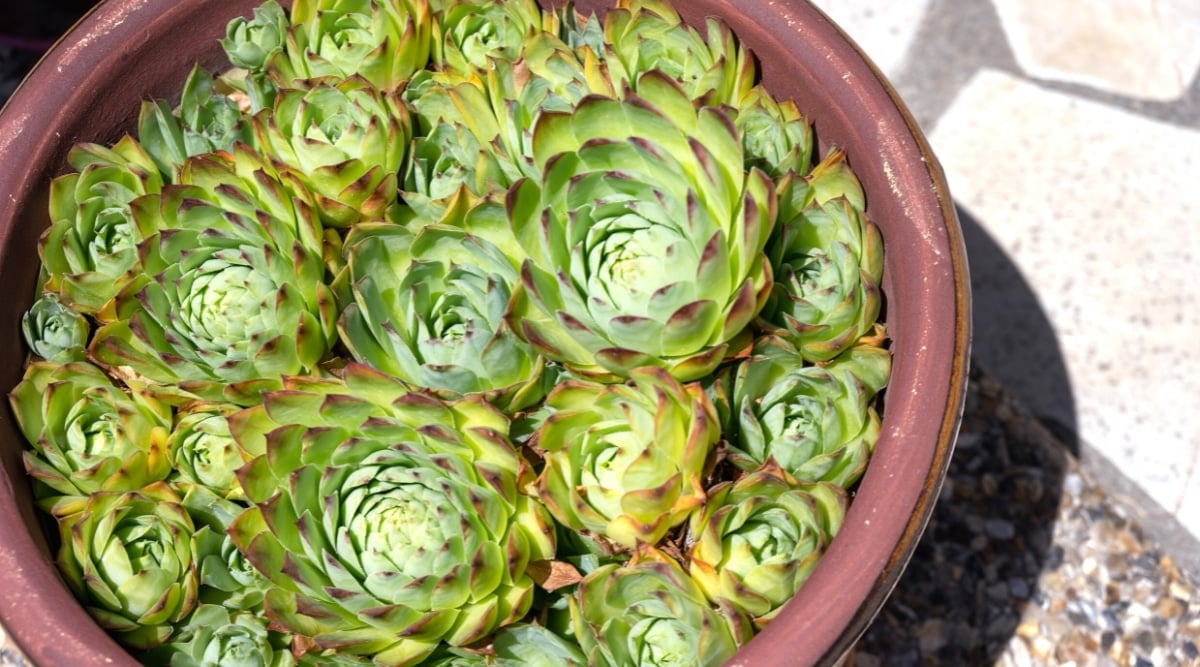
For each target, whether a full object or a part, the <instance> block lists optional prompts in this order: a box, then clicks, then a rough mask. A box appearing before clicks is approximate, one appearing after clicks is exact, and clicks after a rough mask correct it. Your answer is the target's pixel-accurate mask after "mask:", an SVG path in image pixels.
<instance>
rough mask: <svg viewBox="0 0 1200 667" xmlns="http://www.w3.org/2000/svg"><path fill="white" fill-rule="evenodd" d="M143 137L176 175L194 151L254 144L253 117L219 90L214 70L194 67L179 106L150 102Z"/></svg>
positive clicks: (163, 167) (165, 169)
mask: <svg viewBox="0 0 1200 667" xmlns="http://www.w3.org/2000/svg"><path fill="white" fill-rule="evenodd" d="M138 140H139V141H141V142H142V145H143V146H145V147H146V152H148V153H149V154H150V156H151V157H153V158H154V162H155V163H156V164H157V165H158V168H159V170H160V171H162V173H163V174H167V175H169V176H171V178H172V179H174V178H175V177H176V176H177V174H178V172H179V170H180V169H181V168H182V167H183V163H184V162H186V161H187V159H188V158H189V157H192V156H193V155H203V154H205V153H212V152H215V151H229V150H232V149H233V146H234V144H236V143H238V142H242V143H253V141H254V138H253V135H252V134H251V130H250V117H249V116H248V115H247V114H246V113H245V112H244V111H243V110H242V109H241V108H240V107H239V106H238V105H237V103H236V102H235V101H234V100H233V99H231V98H230V97H229V96H228V95H225V94H222V93H219V92H216V91H215V90H214V80H213V76H212V73H210V72H209V71H208V70H206V69H204V68H203V67H200V66H199V65H197V66H195V67H193V68H192V72H191V74H189V75H188V78H187V81H186V82H185V83H184V85H183V93H182V97H181V99H180V100H179V105H178V107H176V108H175V109H172V108H171V106H170V104H168V103H167V102H166V101H165V100H146V101H143V102H142V110H141V113H140V114H139V115H138Z"/></svg>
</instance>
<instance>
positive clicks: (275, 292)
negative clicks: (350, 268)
mask: <svg viewBox="0 0 1200 667" xmlns="http://www.w3.org/2000/svg"><path fill="white" fill-rule="evenodd" d="M180 180H181V184H180V185H173V186H169V187H167V188H165V189H164V191H163V192H162V193H161V194H159V195H153V196H147V197H144V198H141V199H139V200H138V202H137V210H136V212H135V213H134V219H135V221H136V222H137V224H138V226H139V229H140V230H141V233H142V235H143V236H144V237H145V238H146V240H145V241H143V242H142V244H141V246H140V247H139V254H140V256H141V264H142V266H141V274H140V275H139V276H138V277H137V278H136V279H135V280H134V281H131V282H130V284H128V285H126V287H125V288H124V289H123V290H122V293H121V294H120V295H119V296H118V297H117V298H115V299H114V301H113V303H111V304H110V306H111V310H108V311H106V313H104V315H105V316H106V317H105V319H106V320H107V321H109V323H108V324H106V325H105V326H103V327H101V328H100V329H99V330H98V331H97V332H96V334H95V336H94V338H93V339H92V343H91V346H90V352H91V353H92V354H93V355H94V356H95V357H96V358H97V359H98V360H100V361H101V362H102V363H104V364H107V365H109V366H112V367H122V366H127V367H129V368H131V369H132V370H133V371H134V372H136V373H138V374H139V375H141V376H143V377H145V378H147V379H148V380H149V381H152V382H155V383H159V384H162V385H172V386H175V387H178V388H179V389H180V390H181V392H182V393H183V394H186V395H190V396H195V397H199V398H204V399H207V400H212V401H216V402H221V401H228V402H234V403H243V402H247V401H251V402H252V401H253V400H255V398H254V397H255V396H256V395H257V393H258V392H259V391H261V390H262V389H263V388H264V387H266V388H269V387H275V386H278V384H279V376H280V375H282V374H296V373H302V372H308V371H310V370H312V369H313V368H315V367H316V365H317V363H319V362H320V361H321V360H322V359H323V358H324V357H325V355H326V353H327V352H328V351H329V349H330V348H331V346H332V344H333V339H334V325H335V319H336V307H337V306H336V303H335V301H334V298H333V295H332V292H331V290H330V288H329V287H328V286H327V285H326V284H325V264H324V259H323V253H324V247H323V239H322V233H321V230H320V227H319V224H318V223H317V221H316V220H315V219H314V215H313V214H312V212H311V211H310V209H309V208H308V207H307V206H305V205H304V204H303V203H302V202H299V201H298V200H294V199H292V198H290V197H288V196H287V195H286V194H285V193H284V191H283V188H282V186H281V185H280V184H279V182H278V181H277V180H275V179H273V178H272V177H271V175H270V173H269V172H268V171H267V170H266V168H265V167H263V166H262V165H261V164H258V163H256V162H255V160H254V159H253V158H252V157H250V156H249V155H247V154H245V153H243V152H242V151H237V152H235V153H234V154H233V155H231V156H225V155H218V154H208V155H204V156H197V157H195V158H192V159H190V160H189V161H188V162H187V164H186V165H185V166H184V168H183V170H182V171H181V178H180Z"/></svg>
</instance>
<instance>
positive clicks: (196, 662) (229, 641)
mask: <svg viewBox="0 0 1200 667" xmlns="http://www.w3.org/2000/svg"><path fill="white" fill-rule="evenodd" d="M146 658H147V660H146V661H145V662H147V663H149V664H159V665H170V666H171V667H218V666H219V667H227V666H228V667H292V666H293V665H295V664H296V660H295V658H293V657H292V654H291V651H290V650H289V647H288V646H287V643H286V641H284V640H283V636H282V635H280V633H275V632H271V631H270V630H268V629H267V621H266V619H265V618H263V617H262V616H259V615H257V614H255V613H253V612H248V611H241V612H230V611H229V610H228V609H226V608H225V607H222V606H220V605H213V604H202V605H200V606H198V607H196V610H195V611H194V612H193V613H192V615H191V617H190V618H189V619H188V622H187V625H185V626H184V627H183V628H181V629H180V632H179V633H178V634H177V635H176V636H174V637H172V638H171V641H170V643H168V644H164V645H162V646H160V647H158V648H156V649H155V650H153V651H151V652H150V653H148V654H147V655H146Z"/></svg>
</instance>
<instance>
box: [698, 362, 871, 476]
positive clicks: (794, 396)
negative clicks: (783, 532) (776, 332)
mask: <svg viewBox="0 0 1200 667" xmlns="http://www.w3.org/2000/svg"><path fill="white" fill-rule="evenodd" d="M754 352H755V354H754V355H753V356H751V357H750V358H749V359H747V360H745V361H743V362H742V363H741V364H740V365H739V366H738V367H737V370H736V373H732V374H731V376H732V377H730V376H727V377H726V378H725V383H726V386H728V383H729V381H730V380H732V386H733V389H732V391H731V392H730V393H729V394H728V395H727V396H718V398H717V401H716V403H717V405H718V406H721V407H720V408H719V410H720V412H722V414H724V415H726V416H727V419H726V420H725V421H726V423H727V424H728V426H727V432H728V433H730V434H731V438H730V439H731V440H732V443H731V445H730V450H729V451H730V460H731V461H732V462H733V463H734V464H735V465H737V466H738V467H739V468H741V469H742V470H753V469H755V468H757V467H758V466H759V465H761V464H763V463H765V462H767V461H768V460H774V461H775V462H776V463H778V464H779V465H780V467H782V468H783V469H784V470H786V471H787V472H788V473H789V474H791V475H793V476H795V477H796V478H797V479H799V480H801V481H806V482H818V481H825V482H831V483H834V484H837V485H838V486H841V487H843V488H848V487H849V486H850V485H852V484H854V482H856V481H857V480H858V479H859V477H861V476H862V473H863V471H864V470H865V469H866V466H867V461H868V459H869V458H870V456H871V452H872V451H874V449H875V443H876V441H877V440H878V439H879V427H880V419H879V414H878V413H877V412H876V411H875V408H874V406H873V404H872V400H873V399H874V397H875V395H876V394H877V393H878V392H879V391H880V390H882V389H883V387H884V385H886V384H887V380H888V376H889V374H890V372H891V355H890V353H888V351H887V350H884V349H882V348H878V347H872V346H868V345H859V346H855V347H853V348H851V349H849V350H847V351H846V352H845V353H843V354H842V355H841V356H839V357H838V358H837V359H835V360H834V361H832V362H829V363H828V364H825V365H821V366H809V365H802V361H801V359H800V357H799V355H798V354H797V353H796V351H795V349H794V348H793V347H791V346H790V345H788V344H787V343H785V342H782V341H780V340H778V339H765V340H763V341H760V343H759V344H758V345H756V347H755V349H754ZM720 391H724V390H720Z"/></svg>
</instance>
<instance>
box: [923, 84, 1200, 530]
mask: <svg viewBox="0 0 1200 667" xmlns="http://www.w3.org/2000/svg"><path fill="white" fill-rule="evenodd" d="M931 142H932V144H933V146H934V150H935V152H936V153H937V155H938V156H939V158H940V160H941V161H942V164H943V165H944V167H945V169H946V172H947V175H948V178H949V181H950V188H951V192H952V193H953V194H954V196H955V200H956V201H957V202H958V203H959V204H960V206H961V207H962V208H963V209H964V211H965V212H966V213H967V214H968V215H969V216H970V217H972V218H974V220H975V221H977V222H978V224H979V225H980V226H981V227H982V228H983V229H984V230H985V231H986V234H988V235H989V236H990V237H991V238H992V239H993V240H994V242H995V243H996V245H997V246H998V247H999V248H1000V249H1001V250H1002V251H1003V253H1004V254H1005V255H1007V257H1008V258H1009V259H1010V260H1011V262H1012V263H1013V265H1015V267H1016V270H1017V271H1019V273H1020V277H1021V278H1023V279H1024V280H1025V281H1026V282H1027V283H1028V284H1029V285H1030V286H1032V287H1031V289H1032V290H1033V292H1034V293H1035V295H1036V302H1035V303H1034V304H1033V306H1034V307H1036V308H1040V309H1041V310H1042V311H1043V313H1044V317H1046V318H1048V319H1049V323H1050V326H1051V327H1052V329H1053V333H1054V337H1055V338H1056V339H1057V342H1058V345H1059V347H1060V349H1059V350H1058V353H1059V354H1061V357H1062V359H1063V362H1064V364H1065V366H1066V373H1067V375H1068V377H1069V387H1067V391H1069V392H1070V393H1071V394H1072V395H1070V396H1066V397H1063V396H1054V395H1046V394H1045V392H1046V387H1045V386H1044V385H1045V384H1046V383H1045V382H1044V379H1045V378H1044V377H1043V375H1042V373H1043V371H1044V367H1043V366H1041V365H1039V364H1040V362H1039V361H1038V360H1037V359H1036V357H1035V356H1032V355H1031V354H1030V350H1026V349H1023V346H1024V345H1026V344H1028V342H1029V341H1030V337H1029V336H1028V335H1027V332H1024V331H1022V329H1021V328H1020V323H1021V322H1023V321H1027V319H1026V318H1024V317H1021V316H1019V314H1016V313H1014V316H1013V317H1011V318H1007V321H1009V322H1011V323H1012V327H1013V329H1012V330H1010V331H994V330H989V331H987V332H985V333H984V332H981V333H977V335H987V336H988V337H989V338H990V339H991V340H993V341H1002V342H1003V344H1004V345H1007V346H1008V347H1009V349H1007V350H1005V351H1004V352H1005V353H1004V354H1003V355H1002V356H1001V357H1000V358H1001V359H1002V360H1003V362H1004V363H1007V364H1016V365H1020V364H1027V365H1028V367H1027V368H1025V369H1024V371H1025V372H1023V373H1014V372H1012V371H1013V370H1014V369H1012V368H1009V369H1005V370H1006V371H1008V372H1005V373H1004V375H1005V381H1006V383H1013V384H1015V385H1016V386H1014V387H1013V389H1014V391H1015V392H1016V393H1017V394H1018V395H1022V396H1023V397H1026V398H1027V399H1028V398H1029V397H1033V400H1031V401H1027V402H1028V404H1029V405H1030V406H1031V407H1032V408H1033V409H1035V410H1048V411H1050V412H1051V414H1050V415H1048V416H1049V417H1050V418H1051V419H1058V420H1061V423H1064V424H1068V425H1071V426H1074V428H1075V430H1076V432H1077V433H1078V435H1079V437H1080V439H1081V440H1082V441H1083V442H1085V443H1086V444H1088V445H1090V446H1091V447H1092V448H1094V449H1095V450H1097V451H1098V452H1099V453H1101V454H1102V455H1103V456H1105V457H1107V458H1109V459H1110V460H1111V461H1112V462H1113V464H1114V465H1115V467H1116V468H1117V469H1118V470H1120V471H1121V472H1122V473H1124V474H1126V475H1127V476H1128V477H1129V478H1130V479H1132V480H1133V481H1134V482H1135V483H1137V484H1138V485H1139V486H1140V487H1141V488H1142V489H1143V490H1145V492H1146V493H1147V495H1148V496H1149V497H1150V498H1152V499H1153V500H1154V501H1155V502H1157V503H1158V504H1160V505H1161V506H1162V507H1163V508H1164V509H1165V510H1167V511H1168V512H1170V513H1172V514H1173V515H1174V516H1175V517H1176V518H1177V519H1178V520H1179V521H1180V522H1181V523H1182V524H1183V525H1184V526H1185V527H1186V528H1188V529H1189V530H1190V531H1191V532H1192V534H1193V535H1200V471H1198V470H1197V467H1198V466H1197V464H1196V459H1197V456H1198V452H1200V412H1197V411H1196V410H1195V407H1196V400H1195V398H1194V395H1193V393H1192V391H1191V389H1190V388H1192V387H1194V386H1195V385H1196V378H1198V377H1200V356H1197V355H1196V354H1194V352H1193V350H1194V347H1195V337H1196V333H1197V332H1200V297H1198V296H1197V295H1196V291H1195V289H1194V281H1193V280H1191V279H1190V277H1189V276H1190V275H1191V272H1192V271H1194V267H1195V266H1196V263H1197V262H1200V203H1197V202H1196V200H1195V199H1194V198H1189V197H1187V196H1186V195H1184V194H1183V193H1187V192H1191V191H1192V189H1193V188H1194V183H1195V175H1196V174H1197V173H1200V132H1197V131H1195V130H1190V129H1186V128H1182V127H1178V126H1174V125H1170V124H1166V123H1160V122H1156V121H1152V120H1149V119H1147V118H1144V117H1142V116H1139V115H1136V114H1132V113H1129V112H1126V111H1122V110H1119V109H1115V108H1112V107H1109V106H1106V105H1103V104H1098V103H1095V102H1089V101H1085V100H1081V99H1078V98H1076V97H1072V96H1069V95H1064V94H1061V93H1056V92H1051V91H1048V90H1046V89H1043V88H1041V87H1039V86H1037V85H1035V84H1032V83H1030V82H1028V81H1025V80H1023V79H1020V78H1018V77H1015V76H1012V75H1010V74H1006V73H1003V72H999V71H996V70H987V69H985V70H981V71H980V72H979V73H978V74H977V75H976V76H975V77H974V78H973V79H972V80H971V81H970V82H969V83H968V84H967V85H966V86H965V87H964V89H963V90H962V91H961V93H960V94H959V95H958V97H957V98H956V99H955V101H954V102H953V103H952V104H951V106H950V108H949V109H948V110H947V111H946V113H945V114H944V115H943V116H942V117H941V119H940V120H939V121H938V123H937V125H936V127H935V129H934V131H933V132H932V133H931ZM974 268H975V267H972V269H974ZM1005 321H1006V320H1005V318H1002V317H1001V318H993V319H991V320H989V326H990V327H998V328H1003V327H1005V326H1006V325H1005ZM1022 385H1023V386H1022ZM1059 390H1061V388H1060V389H1059ZM1064 399H1065V400H1064ZM1069 410H1073V411H1074V412H1075V413H1076V414H1069V413H1066V412H1065V411H1069ZM1055 411H1059V412H1063V414H1054V412H1055Z"/></svg>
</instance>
